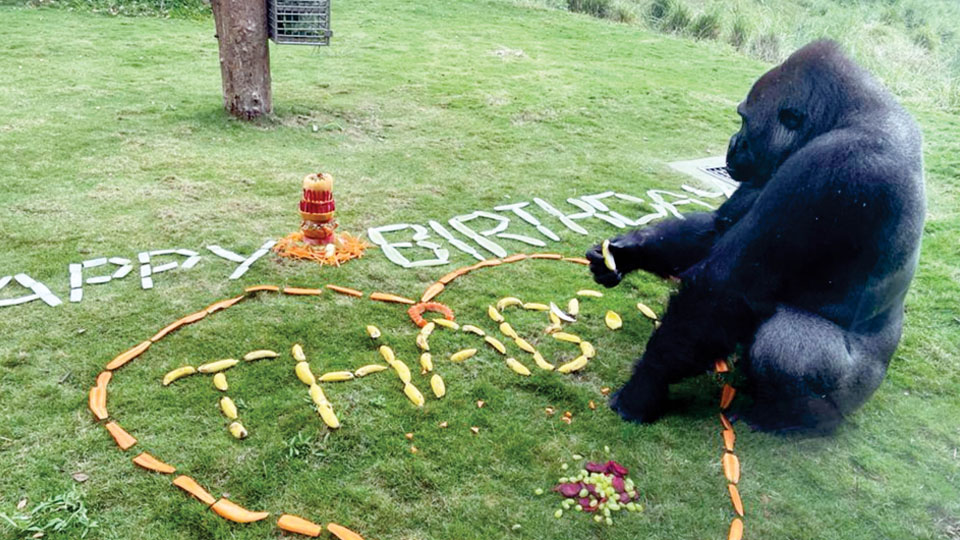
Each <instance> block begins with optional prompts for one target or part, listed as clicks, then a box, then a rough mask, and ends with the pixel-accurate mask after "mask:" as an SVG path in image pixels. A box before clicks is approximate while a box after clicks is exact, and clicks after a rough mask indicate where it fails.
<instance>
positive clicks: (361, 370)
mask: <svg viewBox="0 0 960 540" xmlns="http://www.w3.org/2000/svg"><path fill="white" fill-rule="evenodd" d="M388 369H390V368H388V367H387V366H384V365H382V364H367V365H365V366H361V367H358V368H357V369H356V371H354V372H353V374H354V375H356V376H357V377H366V376H367V375H370V374H371V373H379V372H381V371H385V370H388Z"/></svg>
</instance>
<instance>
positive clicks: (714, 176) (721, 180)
mask: <svg viewBox="0 0 960 540" xmlns="http://www.w3.org/2000/svg"><path fill="white" fill-rule="evenodd" d="M669 165H670V167H671V168H672V169H674V170H676V171H679V172H682V173H684V174H687V175H690V176H692V177H694V178H696V179H697V180H700V181H701V182H703V183H705V184H707V185H708V186H710V187H711V188H714V189H717V190H719V191H721V192H722V193H723V194H724V195H726V196H727V197H729V196H730V195H732V194H733V192H734V191H736V189H737V186H738V185H739V183H738V182H737V181H736V180H734V179H733V178H730V175H729V174H728V173H727V159H726V157H724V156H714V157H708V158H702V159H692V160H688V161H675V162H673V163H669Z"/></svg>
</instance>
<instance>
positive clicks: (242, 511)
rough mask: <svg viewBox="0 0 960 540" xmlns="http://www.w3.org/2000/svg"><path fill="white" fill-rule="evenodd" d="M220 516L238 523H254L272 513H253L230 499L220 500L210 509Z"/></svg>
mask: <svg viewBox="0 0 960 540" xmlns="http://www.w3.org/2000/svg"><path fill="white" fill-rule="evenodd" d="M210 508H211V509H212V510H213V511H214V512H216V513H217V515H218V516H220V517H222V518H223V519H229V520H230V521H235V522H237V523H253V522H254V521H260V520H261V519H266V518H267V516H269V515H270V512H251V511H250V510H247V509H246V508H244V507H242V506H240V505H239V504H237V503H235V502H232V501H230V500H229V499H223V498H221V499H219V500H218V501H217V502H215V503H213V506H211V507H210Z"/></svg>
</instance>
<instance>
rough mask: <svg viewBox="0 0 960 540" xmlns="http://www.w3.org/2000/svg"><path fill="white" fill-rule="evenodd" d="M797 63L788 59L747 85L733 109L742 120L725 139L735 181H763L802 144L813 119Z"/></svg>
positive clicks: (808, 92) (807, 82) (806, 82)
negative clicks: (736, 130)
mask: <svg viewBox="0 0 960 540" xmlns="http://www.w3.org/2000/svg"><path fill="white" fill-rule="evenodd" d="M802 64H803V62H802V61H799V60H798V59H794V58H791V59H788V60H787V62H785V63H784V64H783V65H781V66H777V67H775V68H774V69H772V70H770V71H769V72H767V73H766V74H765V75H764V76H763V77H761V78H760V80H758V81H757V83H756V84H755V85H754V86H753V88H752V89H751V90H750V93H749V94H748V95H747V99H745V100H744V101H743V102H742V103H741V104H740V106H739V107H737V113H738V114H739V115H740V117H741V118H742V120H743V122H742V124H741V126H740V131H738V132H737V133H735V134H734V135H733V137H731V138H730V146H729V148H728V150H727V169H728V170H729V172H730V176H732V177H733V178H734V179H735V180H737V181H740V182H746V181H753V182H756V183H760V184H762V183H765V182H766V181H767V180H769V179H770V177H771V176H772V175H773V174H774V173H775V172H776V170H777V168H778V167H779V166H780V164H781V163H783V162H784V160H786V159H787V158H788V157H790V155H791V154H792V153H793V152H795V151H796V150H798V149H799V148H801V147H803V145H804V144H806V142H807V140H809V137H810V135H811V133H812V132H813V126H814V124H815V123H816V121H815V120H816V119H815V118H811V114H810V112H811V109H816V107H811V103H810V100H811V94H813V93H812V92H811V88H810V86H811V84H813V83H811V81H810V80H809V79H810V76H809V74H807V73H803V65H802Z"/></svg>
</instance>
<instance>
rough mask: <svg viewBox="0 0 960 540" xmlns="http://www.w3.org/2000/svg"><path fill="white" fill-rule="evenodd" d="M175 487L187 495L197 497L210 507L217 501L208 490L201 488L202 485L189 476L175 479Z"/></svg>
mask: <svg viewBox="0 0 960 540" xmlns="http://www.w3.org/2000/svg"><path fill="white" fill-rule="evenodd" d="M173 485H175V486H177V487H178V488H180V489H182V490H184V491H186V492H187V493H189V494H191V495H193V496H194V497H196V498H197V499H198V500H199V501H200V502H202V503H204V504H206V505H207V506H210V505H211V504H213V503H215V502H216V501H217V500H216V499H214V498H213V495H211V494H210V493H208V492H207V490H205V489H203V488H202V487H200V484H198V483H197V482H196V480H194V479H193V478H190V477H189V476H184V475H182V474H181V475H180V476H178V477H176V478H174V479H173Z"/></svg>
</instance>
